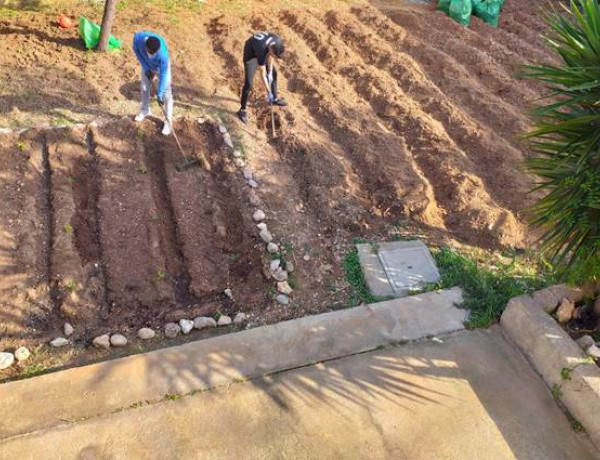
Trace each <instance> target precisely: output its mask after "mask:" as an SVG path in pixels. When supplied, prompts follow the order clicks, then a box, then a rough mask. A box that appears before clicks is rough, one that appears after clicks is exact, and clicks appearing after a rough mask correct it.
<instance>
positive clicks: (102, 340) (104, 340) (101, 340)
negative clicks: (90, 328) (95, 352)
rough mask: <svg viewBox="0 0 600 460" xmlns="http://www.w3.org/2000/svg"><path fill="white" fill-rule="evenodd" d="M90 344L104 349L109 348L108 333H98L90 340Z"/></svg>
mask: <svg viewBox="0 0 600 460" xmlns="http://www.w3.org/2000/svg"><path fill="white" fill-rule="evenodd" d="M92 344H93V345H94V346H95V347H96V348H103V349H105V350H108V349H109V348H110V337H109V336H108V334H104V335H99V336H98V337H96V338H95V339H94V340H92Z"/></svg>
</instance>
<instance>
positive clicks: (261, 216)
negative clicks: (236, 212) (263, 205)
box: [252, 209, 267, 222]
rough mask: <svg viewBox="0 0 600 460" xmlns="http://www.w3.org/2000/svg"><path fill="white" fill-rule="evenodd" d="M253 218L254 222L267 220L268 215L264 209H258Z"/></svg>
mask: <svg viewBox="0 0 600 460" xmlns="http://www.w3.org/2000/svg"><path fill="white" fill-rule="evenodd" d="M252 218H253V219H254V222H260V221H261V220H265V219H266V218H267V216H266V214H265V212H264V211H263V210H261V209H257V210H256V211H254V214H253V216H252Z"/></svg>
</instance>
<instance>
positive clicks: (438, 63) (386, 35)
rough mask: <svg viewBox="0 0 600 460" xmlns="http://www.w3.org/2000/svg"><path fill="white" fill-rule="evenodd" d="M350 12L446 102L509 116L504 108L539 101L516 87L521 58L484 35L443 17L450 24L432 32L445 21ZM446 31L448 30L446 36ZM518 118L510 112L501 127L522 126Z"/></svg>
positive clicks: (534, 91) (529, 88)
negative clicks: (412, 63)
mask: <svg viewBox="0 0 600 460" xmlns="http://www.w3.org/2000/svg"><path fill="white" fill-rule="evenodd" d="M352 12H353V14H354V15H356V16H357V17H358V19H359V20H360V21H361V22H362V23H363V24H365V25H368V26H369V27H371V28H372V29H374V30H375V31H376V33H377V35H379V36H380V37H381V38H383V39H385V40H387V41H388V42H389V43H390V44H393V45H394V46H395V47H396V48H397V49H398V50H402V51H403V52H404V53H406V54H408V55H410V56H411V58H412V59H414V60H416V61H417V62H418V63H419V64H420V65H421V66H422V67H423V69H424V70H425V71H426V73H427V76H428V77H429V78H430V79H431V81H433V82H435V84H436V85H437V86H438V87H440V88H441V89H443V91H444V92H445V93H447V94H448V95H449V97H451V98H452V99H455V100H457V101H462V102H463V103H465V102H468V103H470V104H472V106H473V107H477V104H478V103H479V104H482V103H486V104H488V105H490V107H492V108H494V107H503V108H504V110H509V111H510V108H508V107H507V106H508V103H510V104H512V105H514V106H515V107H518V108H519V109H521V110H522V109H524V108H527V107H528V104H529V103H530V102H531V101H532V100H534V99H536V98H537V97H539V90H540V87H537V88H536V87H535V85H531V84H525V83H521V84H518V83H519V82H516V81H515V79H514V74H515V72H516V71H517V70H518V66H519V65H520V64H522V63H524V62H525V60H526V59H527V58H526V57H524V56H523V55H522V54H521V52H520V51H509V50H503V49H502V48H501V46H502V45H499V43H498V42H496V41H492V40H490V39H487V38H485V36H486V34H485V33H484V32H482V33H481V34H479V33H477V34H475V33H473V32H471V31H468V30H465V29H464V28H463V27H462V26H460V25H458V24H456V23H454V21H452V20H451V19H449V18H447V19H448V20H449V21H450V22H451V23H454V24H450V25H448V24H446V23H445V22H444V24H438V25H437V27H435V26H433V25H431V24H430V21H440V20H441V21H445V20H444V18H443V17H442V18H440V17H439V14H437V13H436V14H432V15H429V16H427V19H426V20H425V18H424V17H423V15H420V14H415V13H411V12H394V13H391V14H390V17H391V18H392V19H389V18H388V17H386V16H383V15H382V14H381V13H379V12H378V11H376V10H374V9H372V8H353V9H352ZM440 27H441V29H440ZM447 27H450V28H451V30H452V32H450V35H449V33H448V31H447ZM454 29H456V30H454ZM408 32H410V33H408ZM471 42H473V43H471ZM494 118H498V117H497V116H495V117H494ZM522 119H523V115H521V114H519V112H515V113H512V114H511V116H507V117H506V121H505V122H506V123H509V122H510V123H512V124H514V123H522ZM513 120H514V121H513Z"/></svg>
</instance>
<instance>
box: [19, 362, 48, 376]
mask: <svg viewBox="0 0 600 460" xmlns="http://www.w3.org/2000/svg"><path fill="white" fill-rule="evenodd" d="M47 371H48V369H47V368H46V366H44V365H43V364H32V365H31V366H29V367H28V368H27V369H26V370H25V373H24V374H23V376H24V377H25V378H30V377H35V376H36V375H41V374H44V373H46V372H47Z"/></svg>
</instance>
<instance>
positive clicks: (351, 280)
mask: <svg viewBox="0 0 600 460" xmlns="http://www.w3.org/2000/svg"><path fill="white" fill-rule="evenodd" d="M353 242H354V244H361V243H365V242H366V241H365V240H363V239H360V238H355V239H354V241H353ZM343 267H344V273H345V278H346V281H347V282H348V284H349V285H350V286H351V287H352V292H351V294H350V298H349V299H348V305H349V306H351V307H355V306H356V305H359V304H360V303H375V302H381V301H382V300H388V299H389V297H378V296H375V295H373V294H372V293H371V290H370V289H369V286H368V285H367V282H366V281H365V277H364V275H363V272H362V268H361V267H360V261H359V259H358V250H357V249H356V247H353V248H352V250H351V251H350V252H349V253H348V254H346V258H345V259H344V266H343Z"/></svg>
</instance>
